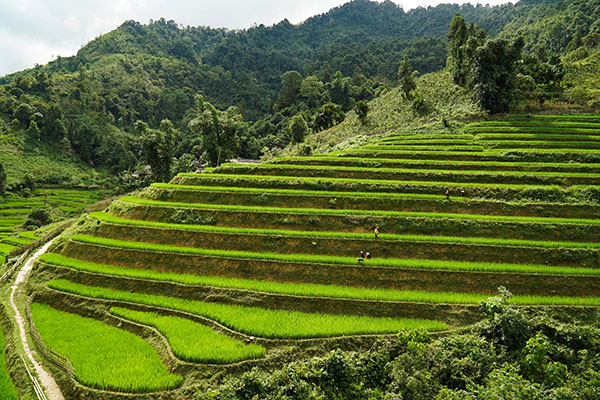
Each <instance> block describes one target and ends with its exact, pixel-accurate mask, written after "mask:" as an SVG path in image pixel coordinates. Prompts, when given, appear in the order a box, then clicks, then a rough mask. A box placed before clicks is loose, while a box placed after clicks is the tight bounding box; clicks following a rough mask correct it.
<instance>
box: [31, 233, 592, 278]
mask: <svg viewBox="0 0 600 400" xmlns="http://www.w3.org/2000/svg"><path fill="white" fill-rule="evenodd" d="M72 240H73V241H75V242H80V243H87V244H93V245H99V246H107V247H113V248H120V249H130V250H141V251H156V252H163V253H175V254H192V255H198V256H207V257H222V258H239V259H250V260H269V261H280V262H297V263H311V264H312V263H314V264H333V265H354V266H355V265H356V257H343V256H330V255H313V254H293V253H289V254H288V253H285V254H283V253H272V252H250V251H240V250H222V249H217V250H215V249H203V248H198V247H181V246H171V245H164V244H154V243H146V242H133V241H124V240H117V239H108V238H102V237H98V236H92V235H74V236H73V237H72ZM43 259H44V260H46V258H43ZM366 265H370V266H374V267H387V268H414V269H433V270H456V271H482V272H513V273H539V274H566V275H598V274H599V273H600V269H596V268H576V267H559V266H548V265H532V264H508V263H478V262H465V261H439V260H416V259H401V258H377V259H372V260H370V261H369V262H368V263H367V264H366Z"/></svg>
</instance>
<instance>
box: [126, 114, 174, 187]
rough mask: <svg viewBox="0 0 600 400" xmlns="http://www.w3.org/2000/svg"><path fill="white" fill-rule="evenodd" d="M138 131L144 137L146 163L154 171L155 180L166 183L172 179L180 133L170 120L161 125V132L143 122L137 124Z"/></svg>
mask: <svg viewBox="0 0 600 400" xmlns="http://www.w3.org/2000/svg"><path fill="white" fill-rule="evenodd" d="M136 129H137V130H138V132H139V133H140V135H141V136H142V146H143V150H144V157H145V159H146V162H147V163H148V164H149V165H150V168H151V169H152V175H154V177H155V180H157V181H161V182H166V181H169V180H170V179H171V176H172V175H171V167H172V164H173V154H174V150H175V149H174V145H175V140H176V139H177V136H178V132H177V131H176V130H175V129H174V128H173V124H172V123H171V121H169V120H163V121H161V123H160V130H154V129H149V128H148V125H147V124H145V123H144V122H142V121H137V122H136Z"/></svg>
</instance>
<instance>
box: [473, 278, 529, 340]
mask: <svg viewBox="0 0 600 400" xmlns="http://www.w3.org/2000/svg"><path fill="white" fill-rule="evenodd" d="M498 291H499V292H500V294H499V296H496V297H490V298H489V299H487V300H485V301H482V302H481V303H480V306H481V310H482V311H483V312H484V313H485V314H486V315H487V317H488V320H487V323H484V324H483V325H482V327H481V333H482V334H483V336H484V337H486V338H488V339H491V340H494V341H496V342H498V343H499V344H501V345H504V346H506V347H507V348H508V349H510V350H519V349H522V348H523V346H524V345H525V342H526V341H527V339H529V337H531V326H530V323H529V321H528V319H527V318H526V316H525V315H524V314H523V313H522V311H521V310H519V309H517V308H516V307H514V306H512V305H510V304H509V303H508V299H509V298H510V297H512V294H511V293H510V292H509V291H508V290H506V289H505V288H504V287H502V286H501V287H500V288H498Z"/></svg>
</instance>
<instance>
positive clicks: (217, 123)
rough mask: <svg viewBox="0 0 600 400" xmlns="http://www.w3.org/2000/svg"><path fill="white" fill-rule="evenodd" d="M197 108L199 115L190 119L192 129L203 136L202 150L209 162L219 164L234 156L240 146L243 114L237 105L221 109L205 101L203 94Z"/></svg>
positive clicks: (199, 98)
mask: <svg viewBox="0 0 600 400" xmlns="http://www.w3.org/2000/svg"><path fill="white" fill-rule="evenodd" d="M196 108H197V115H196V118H194V119H193V120H192V121H190V124H189V126H190V129H191V130H192V132H194V133H196V134H198V135H199V136H200V137H201V138H202V150H203V151H204V152H205V153H206V157H207V159H208V161H209V163H210V164H211V165H213V166H218V165H219V164H220V163H221V162H222V161H223V160H227V159H229V158H231V157H233V155H234V154H235V151H236V150H237V148H238V143H239V137H238V131H239V130H240V129H241V128H242V125H243V124H242V116H241V115H240V114H239V113H238V111H237V108H236V107H229V108H228V109H227V110H226V111H219V110H217V109H216V108H215V107H214V106H213V105H212V104H210V103H208V102H205V101H204V99H203V98H202V96H199V97H198V98H197V100H196Z"/></svg>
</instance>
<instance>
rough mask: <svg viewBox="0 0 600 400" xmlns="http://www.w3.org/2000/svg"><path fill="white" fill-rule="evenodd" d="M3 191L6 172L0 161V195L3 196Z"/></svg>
mask: <svg viewBox="0 0 600 400" xmlns="http://www.w3.org/2000/svg"><path fill="white" fill-rule="evenodd" d="M4 193H6V172H5V171H4V166H2V163H0V196H4Z"/></svg>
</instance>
